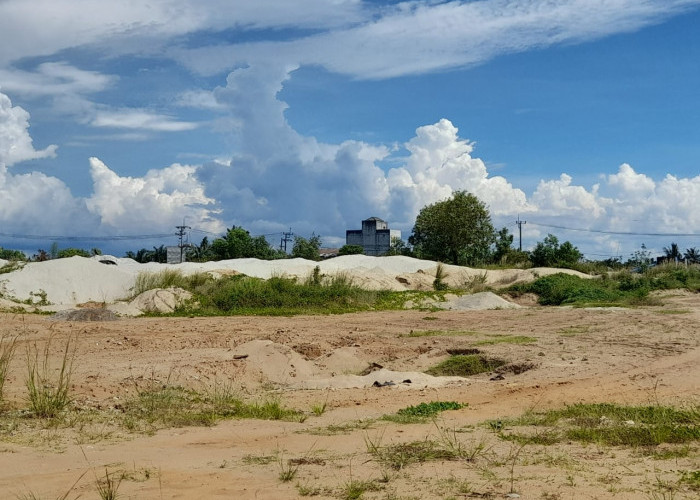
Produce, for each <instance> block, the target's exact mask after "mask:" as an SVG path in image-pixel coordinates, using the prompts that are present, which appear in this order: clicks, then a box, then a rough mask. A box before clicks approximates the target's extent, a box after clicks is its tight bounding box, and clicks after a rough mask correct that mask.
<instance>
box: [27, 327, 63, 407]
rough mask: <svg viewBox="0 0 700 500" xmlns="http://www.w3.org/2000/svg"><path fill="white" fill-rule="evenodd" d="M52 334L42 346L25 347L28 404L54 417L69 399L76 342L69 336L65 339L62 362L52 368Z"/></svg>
mask: <svg viewBox="0 0 700 500" xmlns="http://www.w3.org/2000/svg"><path fill="white" fill-rule="evenodd" d="M51 342H52V338H51V337H50V338H49V340H48V341H47V342H46V345H45V346H44V349H43V350H41V349H39V348H38V347H37V345H36V344H34V345H33V346H31V347H28V348H27V381H26V386H27V392H28V399H29V407H30V409H31V410H32V412H33V413H34V415H36V416H37V417H40V418H54V417H56V416H58V415H59V413H61V412H62V411H63V410H64V409H65V408H66V407H68V405H69V404H70V403H71V398H70V394H69V389H70V381H71V375H72V373H73V361H74V359H75V346H74V345H73V339H72V338H71V337H69V338H68V340H67V341H66V345H65V348H64V350H63V355H62V358H61V365H60V367H58V368H57V369H54V368H53V367H52V366H51V363H50V352H51Z"/></svg>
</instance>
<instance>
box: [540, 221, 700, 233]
mask: <svg viewBox="0 0 700 500" xmlns="http://www.w3.org/2000/svg"><path fill="white" fill-rule="evenodd" d="M530 224H534V225H535V226H542V227H551V228H553V229H563V230H566V231H580V232H584V233H599V234H617V235H622V236H664V237H678V236H700V233H637V232H624V231H604V230H602V229H582V228H576V227H566V226H556V225H554V224H541V223H539V222H533V221H530Z"/></svg>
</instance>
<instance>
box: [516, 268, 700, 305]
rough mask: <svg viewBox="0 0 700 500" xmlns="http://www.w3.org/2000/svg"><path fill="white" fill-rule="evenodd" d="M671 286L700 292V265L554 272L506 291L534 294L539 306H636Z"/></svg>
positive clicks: (651, 301) (653, 302) (652, 301)
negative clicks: (595, 273)
mask: <svg viewBox="0 0 700 500" xmlns="http://www.w3.org/2000/svg"><path fill="white" fill-rule="evenodd" d="M673 289H686V290H690V291H693V292H698V291H700V267H698V266H689V267H685V266H675V265H665V266H656V267H653V268H651V269H649V270H647V271H646V272H644V273H642V274H635V273H631V272H629V271H621V272H619V273H615V274H612V275H608V274H603V275H601V276H600V277H598V278H594V279H584V278H579V277H578V276H573V275H569V274H564V273H557V274H552V275H549V276H544V277H542V278H538V279H537V280H535V281H533V282H532V283H518V284H515V285H513V286H511V287H509V288H508V289H507V292H509V293H511V294H516V295H517V294H523V293H534V294H537V295H538V297H539V299H538V302H539V303H540V304H542V305H564V304H568V305H575V306H611V305H617V306H635V305H653V304H656V303H658V300H654V299H652V298H650V297H649V292H651V291H654V290H673Z"/></svg>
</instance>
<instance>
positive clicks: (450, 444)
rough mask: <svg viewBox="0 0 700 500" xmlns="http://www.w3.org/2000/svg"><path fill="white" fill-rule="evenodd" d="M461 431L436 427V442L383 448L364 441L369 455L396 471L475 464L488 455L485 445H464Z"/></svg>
mask: <svg viewBox="0 0 700 500" xmlns="http://www.w3.org/2000/svg"><path fill="white" fill-rule="evenodd" d="M457 433H458V431H456V430H449V429H445V428H441V427H437V439H427V438H426V439H425V440H423V441H411V442H408V443H396V444H390V445H387V446H382V444H381V442H379V441H372V440H371V439H369V438H365V444H366V446H367V451H368V452H369V453H370V454H371V455H372V456H373V457H374V459H375V460H377V461H378V462H379V463H380V464H382V465H384V466H387V467H389V468H391V469H394V470H401V469H403V468H404V467H407V466H408V465H411V464H415V463H423V462H430V461H439V460H446V461H450V460H464V461H467V462H472V461H474V460H476V459H477V458H478V457H479V456H481V455H482V454H484V453H485V451H487V447H486V445H485V443H484V442H483V441H472V442H469V443H465V442H463V441H462V440H460V438H459V437H458V435H457Z"/></svg>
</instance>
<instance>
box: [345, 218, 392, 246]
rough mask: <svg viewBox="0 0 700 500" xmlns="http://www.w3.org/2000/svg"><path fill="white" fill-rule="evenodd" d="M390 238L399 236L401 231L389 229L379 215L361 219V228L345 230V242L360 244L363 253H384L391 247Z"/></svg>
mask: <svg viewBox="0 0 700 500" xmlns="http://www.w3.org/2000/svg"><path fill="white" fill-rule="evenodd" d="M392 238H401V231H399V230H397V229H389V225H388V224H387V223H386V221H383V220H382V219H380V218H379V217H370V218H369V219H365V220H363V221H362V229H349V230H347V231H346V232H345V243H346V244H348V245H359V246H361V247H362V248H363V250H364V254H365V255H384V254H385V253H387V252H388V251H389V248H391V239H392Z"/></svg>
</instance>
